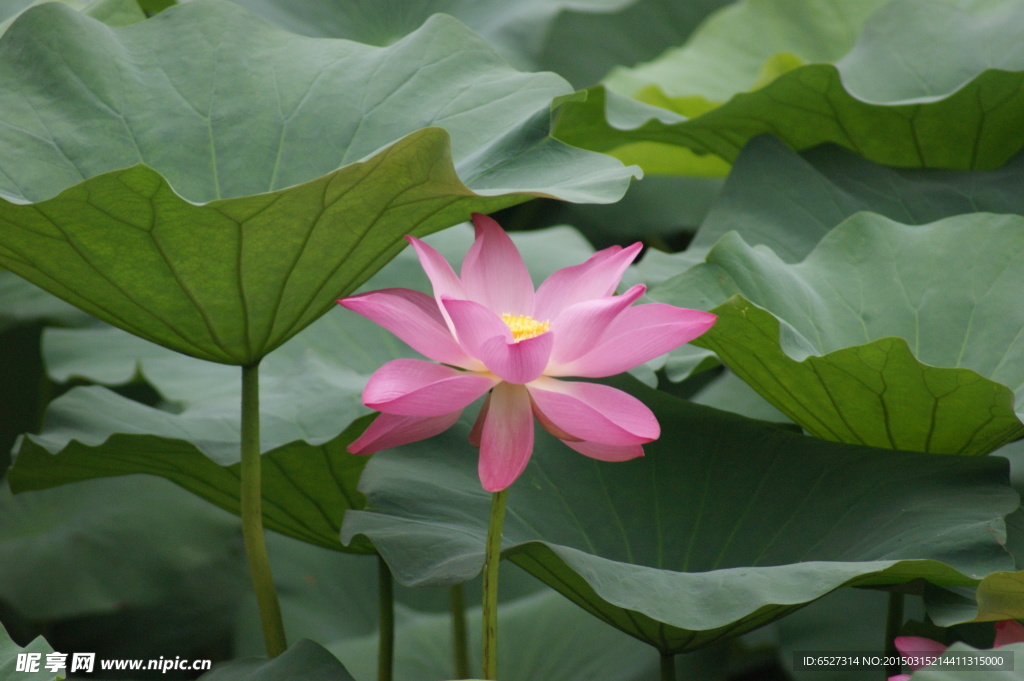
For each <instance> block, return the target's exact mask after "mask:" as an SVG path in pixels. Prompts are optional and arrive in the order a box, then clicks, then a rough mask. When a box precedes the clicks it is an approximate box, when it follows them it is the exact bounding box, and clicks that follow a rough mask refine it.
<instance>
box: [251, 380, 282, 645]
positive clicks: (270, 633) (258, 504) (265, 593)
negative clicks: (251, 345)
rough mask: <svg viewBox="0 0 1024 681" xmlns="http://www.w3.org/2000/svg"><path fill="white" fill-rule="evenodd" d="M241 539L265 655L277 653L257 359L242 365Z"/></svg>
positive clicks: (278, 623)
mask: <svg viewBox="0 0 1024 681" xmlns="http://www.w3.org/2000/svg"><path fill="white" fill-rule="evenodd" d="M241 477H242V480H241V485H242V487H241V516H242V539H243V541H244V542H245V556H246V559H247V560H248V561H249V574H250V575H252V586H253V590H254V591H255V592H256V606H257V608H258V609H259V613H260V623H261V625H262V627H263V642H264V644H265V645H266V648H267V655H269V656H270V657H277V656H278V655H280V654H281V653H283V652H284V651H285V650H287V648H288V643H287V641H286V639H285V635H284V623H283V622H282V621H281V605H280V604H279V603H278V600H277V590H276V589H275V587H274V577H273V575H272V574H271V572H270V559H269V557H268V556H267V543H266V538H265V537H264V536H263V486H262V476H261V473H260V381H259V363H258V362H257V363H256V364H252V365H249V366H244V367H242V471H241Z"/></svg>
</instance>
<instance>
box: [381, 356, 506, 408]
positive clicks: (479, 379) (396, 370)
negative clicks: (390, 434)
mask: <svg viewBox="0 0 1024 681" xmlns="http://www.w3.org/2000/svg"><path fill="white" fill-rule="evenodd" d="M497 382H498V379H496V378H490V377H487V376H482V375H480V374H471V373H466V372H464V371H459V370H458V369H453V368H451V367H446V366H444V365H441V364H434V363H432V362H425V361H423V360H420V359H396V360H393V361H391V362H388V363H387V364H385V365H384V366H382V367H381V368H380V369H378V370H377V371H376V372H374V374H373V376H371V377H370V380H369V381H368V382H367V384H366V389H365V390H363V403H364V404H365V405H366V406H367V407H370V408H371V409H376V410H377V411H381V412H384V413H387V414H402V415H405V416H440V415H442V414H448V413H450V412H453V411H461V410H462V409H465V408H466V406H468V405H469V404H470V403H472V402H473V401H475V400H476V399H477V398H478V397H480V396H481V395H483V394H484V393H486V392H487V391H488V390H490V389H491V387H492V386H493V385H494V384H495V383H497Z"/></svg>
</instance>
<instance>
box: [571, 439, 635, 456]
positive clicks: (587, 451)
mask: <svg viewBox="0 0 1024 681" xmlns="http://www.w3.org/2000/svg"><path fill="white" fill-rule="evenodd" d="M562 442H563V443H565V444H566V445H568V446H569V447H572V448H573V449H575V450H576V451H577V452H579V453H580V454H583V455H584V456H589V457H590V458H591V459H597V460H598V461H629V460H630V459H635V458H637V457H638V456H643V455H644V448H643V447H641V446H640V445H625V446H618V445H602V444H598V443H596V442H574V441H572V440H562Z"/></svg>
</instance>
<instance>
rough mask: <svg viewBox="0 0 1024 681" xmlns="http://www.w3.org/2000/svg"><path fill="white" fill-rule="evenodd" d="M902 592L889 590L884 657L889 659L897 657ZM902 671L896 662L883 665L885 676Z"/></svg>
mask: <svg viewBox="0 0 1024 681" xmlns="http://www.w3.org/2000/svg"><path fill="white" fill-rule="evenodd" d="M903 598H904V596H903V594H901V593H897V592H895V591H890V592H889V607H888V610H887V612H886V615H885V657H886V658H887V659H889V660H898V659H899V654H900V652H899V650H897V649H896V637H897V636H899V633H900V627H902V626H903ZM901 671H902V669H901V665H900V664H898V663H894V664H889V665H886V667H885V678H887V679H888V678H889V677H890V676H896V675H897V674H899V673H900V672H901Z"/></svg>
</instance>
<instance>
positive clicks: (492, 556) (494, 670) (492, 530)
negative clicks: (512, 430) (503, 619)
mask: <svg viewBox="0 0 1024 681" xmlns="http://www.w3.org/2000/svg"><path fill="white" fill-rule="evenodd" d="M507 498H508V489H507V488H506V489H503V490H501V491H500V492H494V493H493V494H492V495H491V521H490V523H489V524H488V526H487V548H486V551H485V553H484V600H483V611H484V612H483V625H484V630H483V657H484V674H483V678H484V679H492V680H493V679H497V678H498V563H500V562H501V528H502V525H504V523H505V501H506V499H507Z"/></svg>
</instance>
